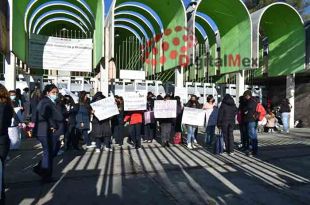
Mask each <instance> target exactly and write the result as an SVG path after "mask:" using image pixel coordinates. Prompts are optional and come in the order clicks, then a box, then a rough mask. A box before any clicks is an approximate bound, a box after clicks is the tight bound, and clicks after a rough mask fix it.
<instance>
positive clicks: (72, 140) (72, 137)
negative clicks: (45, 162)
mask: <svg viewBox="0 0 310 205" xmlns="http://www.w3.org/2000/svg"><path fill="white" fill-rule="evenodd" d="M78 145H79V139H78V136H77V135H76V130H75V126H74V125H69V126H68V129H67V130H66V134H65V146H66V148H67V149H68V148H70V147H71V146H72V147H73V148H75V149H76V148H78Z"/></svg>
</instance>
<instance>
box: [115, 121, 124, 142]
mask: <svg viewBox="0 0 310 205" xmlns="http://www.w3.org/2000/svg"><path fill="white" fill-rule="evenodd" d="M113 137H114V138H115V142H116V144H119V145H123V143H124V125H116V126H114V128H113Z"/></svg>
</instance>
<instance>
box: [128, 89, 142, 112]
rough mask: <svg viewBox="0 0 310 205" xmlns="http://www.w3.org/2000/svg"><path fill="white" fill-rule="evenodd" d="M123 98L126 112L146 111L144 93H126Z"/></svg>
mask: <svg viewBox="0 0 310 205" xmlns="http://www.w3.org/2000/svg"><path fill="white" fill-rule="evenodd" d="M123 98H124V110H125V111H141V110H146V103H147V102H146V95H144V94H142V93H136V92H130V93H124V95H123Z"/></svg>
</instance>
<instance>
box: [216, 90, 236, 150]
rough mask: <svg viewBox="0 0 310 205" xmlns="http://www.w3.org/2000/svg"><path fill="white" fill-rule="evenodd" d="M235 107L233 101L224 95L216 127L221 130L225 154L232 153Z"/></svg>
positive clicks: (227, 95)
mask: <svg viewBox="0 0 310 205" xmlns="http://www.w3.org/2000/svg"><path fill="white" fill-rule="evenodd" d="M236 115H237V107H236V104H235V101H234V99H233V98H232V97H231V96H230V95H229V94H226V95H225V97H224V99H223V101H222V104H221V107H220V109H219V114H218V119H217V126H218V128H219V129H221V130H222V134H223V136H224V140H225V145H226V152H227V153H228V154H231V153H233V152H234V134H233V132H234V126H235V122H236Z"/></svg>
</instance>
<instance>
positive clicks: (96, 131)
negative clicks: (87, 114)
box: [91, 116, 112, 138]
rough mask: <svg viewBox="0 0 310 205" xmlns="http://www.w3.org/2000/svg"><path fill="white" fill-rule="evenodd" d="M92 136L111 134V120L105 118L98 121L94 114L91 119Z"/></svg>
mask: <svg viewBox="0 0 310 205" xmlns="http://www.w3.org/2000/svg"><path fill="white" fill-rule="evenodd" d="M92 126H93V127H92V132H91V134H92V136H93V137H98V138H100V137H110V136H112V129H111V120H110V119H106V120H102V121H99V120H98V118H97V117H96V116H94V117H93V120H92Z"/></svg>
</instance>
